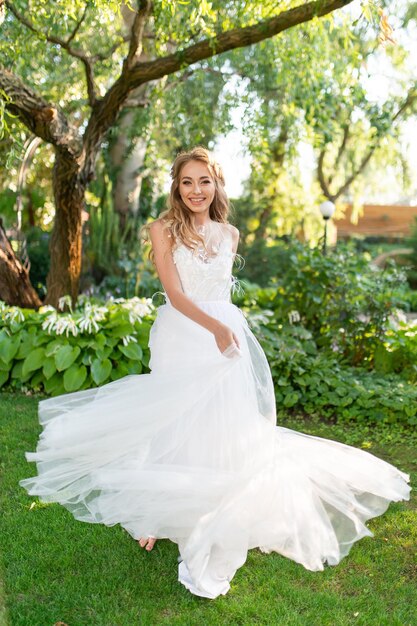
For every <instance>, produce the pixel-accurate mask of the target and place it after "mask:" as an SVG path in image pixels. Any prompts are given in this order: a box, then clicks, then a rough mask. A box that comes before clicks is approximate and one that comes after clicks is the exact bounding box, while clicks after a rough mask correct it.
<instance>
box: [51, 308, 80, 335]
mask: <svg viewBox="0 0 417 626" xmlns="http://www.w3.org/2000/svg"><path fill="white" fill-rule="evenodd" d="M42 328H43V330H46V332H48V333H55V334H56V335H63V334H64V333H65V334H66V336H67V337H68V336H69V334H70V333H71V334H72V335H73V337H76V336H77V335H78V334H79V331H78V328H77V324H76V321H75V320H74V319H73V318H72V317H71V315H70V314H68V315H59V314H58V313H57V312H56V311H55V309H54V312H53V313H51V315H48V317H47V318H46V319H44V321H43V322H42Z"/></svg>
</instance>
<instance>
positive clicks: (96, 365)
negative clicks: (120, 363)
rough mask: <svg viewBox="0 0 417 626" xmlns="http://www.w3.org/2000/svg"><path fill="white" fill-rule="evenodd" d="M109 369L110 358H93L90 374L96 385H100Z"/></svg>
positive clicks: (107, 375)
mask: <svg viewBox="0 0 417 626" xmlns="http://www.w3.org/2000/svg"><path fill="white" fill-rule="evenodd" d="M111 369H112V364H111V361H110V359H104V360H103V361H101V360H100V359H94V361H93V363H92V365H91V376H92V378H93V380H94V382H95V383H96V385H100V384H101V383H102V382H104V381H105V380H106V379H107V378H108V377H109V376H110V372H111Z"/></svg>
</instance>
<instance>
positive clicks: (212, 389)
mask: <svg viewBox="0 0 417 626" xmlns="http://www.w3.org/2000/svg"><path fill="white" fill-rule="evenodd" d="M198 304H199V306H200V307H201V308H203V309H204V310H205V311H206V312H207V313H209V314H210V315H212V316H213V317H216V318H217V319H220V320H221V321H222V322H224V323H225V324H227V325H228V326H229V327H231V328H232V329H233V330H234V332H235V333H236V334H237V336H238V338H239V341H240V346H241V352H242V354H241V356H237V357H234V358H227V357H225V356H223V355H221V354H220V352H219V350H218V348H217V345H216V343H215V340H214V337H213V335H212V334H211V333H209V332H208V331H207V330H205V329H204V328H202V327H201V326H200V325H198V324H197V323H195V322H193V321H192V320H190V319H189V318H187V317H186V316H184V315H183V314H181V313H180V312H179V311H177V310H176V309H175V308H174V307H172V306H171V305H170V304H166V305H163V306H161V307H159V309H158V314H157V318H156V321H155V323H154V325H153V327H152V331H151V337H150V348H151V362H150V367H151V370H152V371H151V373H150V374H142V375H135V376H127V377H126V378H123V379H120V380H117V381H114V382H112V383H109V384H107V385H104V386H102V387H100V388H97V389H91V390H86V391H81V392H76V393H72V394H68V395H64V396H59V397H56V398H51V399H48V400H44V401H42V402H40V406H39V417H40V422H41V424H42V425H43V432H42V434H41V436H40V440H39V444H38V447H37V451H36V452H35V453H27V459H28V460H29V461H35V462H36V464H37V470H38V475H37V476H35V477H34V478H29V479H25V480H23V481H21V485H22V486H24V487H25V488H26V489H27V490H28V492H29V493H30V494H33V495H38V496H39V497H40V498H41V499H42V500H43V501H45V502H59V503H60V504H62V505H64V506H65V507H67V508H68V509H69V510H70V511H71V513H72V514H73V515H74V516H75V518H76V519H79V520H82V521H86V522H92V523H102V524H106V525H109V526H111V525H114V524H121V525H122V526H123V527H124V528H125V529H126V530H127V531H128V532H129V533H130V534H131V535H132V537H134V538H136V539H137V538H139V537H144V536H148V535H151V536H154V537H158V538H169V539H171V540H172V541H174V542H176V543H178V546H179V550H180V554H181V558H182V561H181V563H180V565H179V580H180V581H181V582H182V583H183V584H184V585H185V586H186V587H187V588H188V589H189V590H190V591H192V592H193V593H195V594H198V595H201V596H205V597H209V598H215V597H217V596H218V595H219V594H224V593H226V592H227V591H228V589H229V586H230V580H231V579H232V577H233V576H234V574H235V572H236V569H237V568H238V567H240V566H241V565H242V564H243V563H244V562H245V560H246V556H247V551H248V549H250V548H254V547H259V548H260V549H261V550H262V551H264V552H271V551H275V552H278V553H280V554H282V555H285V556H287V557H289V558H291V559H293V560H295V561H297V562H298V563H301V564H302V565H303V566H304V567H306V568H308V569H310V570H321V569H323V564H324V563H326V562H327V563H328V564H331V565H335V564H336V563H338V562H339V561H340V559H341V558H342V557H343V556H345V555H346V554H347V553H348V552H349V549H350V547H351V546H352V544H353V543H354V542H355V541H357V540H358V539H360V538H361V537H363V536H365V535H371V534H372V533H371V532H370V531H369V529H368V528H367V527H366V526H365V522H366V521H367V520H368V519H370V518H371V517H374V516H376V515H380V514H381V513H383V512H384V511H385V510H386V508H387V506H388V504H389V502H390V501H398V500H402V499H407V498H408V497H409V491H410V488H409V486H408V484H407V481H408V476H407V475H406V474H405V473H403V472H401V471H399V470H397V469H396V468H395V467H393V466H392V465H390V464H388V463H386V462H384V461H382V460H380V459H378V458H376V457H374V456H372V455H371V454H369V453H367V452H364V451H362V450H357V449H354V448H351V447H349V446H346V445H343V444H340V443H337V442H333V441H329V440H325V439H320V438H318V437H311V436H308V435H304V434H301V433H297V432H295V431H291V430H288V429H286V428H282V427H277V426H275V419H276V414H275V401H274V390H273V385H272V379H271V375H270V370H269V366H268V363H267V361H266V358H265V355H264V353H263V351H262V349H261V347H260V345H259V343H258V342H257V340H256V338H255V337H254V335H253V334H252V332H251V331H250V329H249V327H248V325H247V323H246V320H245V318H244V316H243V314H242V313H241V311H240V310H239V309H238V308H237V307H235V306H234V305H233V304H231V303H229V302H226V301H211V302H199V303H198Z"/></svg>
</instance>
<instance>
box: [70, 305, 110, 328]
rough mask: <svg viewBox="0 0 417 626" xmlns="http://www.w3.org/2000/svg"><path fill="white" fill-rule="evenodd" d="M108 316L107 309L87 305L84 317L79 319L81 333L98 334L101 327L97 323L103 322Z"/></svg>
mask: <svg viewBox="0 0 417 626" xmlns="http://www.w3.org/2000/svg"><path fill="white" fill-rule="evenodd" d="M106 315H107V309H106V307H104V306H98V305H97V304H86V306H85V308H84V311H83V315H82V316H81V317H80V318H78V320H77V324H78V328H79V329H80V330H81V332H87V333H98V331H99V330H100V326H99V325H98V323H97V322H102V321H103V320H104V319H105V317H106Z"/></svg>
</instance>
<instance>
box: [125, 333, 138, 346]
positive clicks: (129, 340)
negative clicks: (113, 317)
mask: <svg viewBox="0 0 417 626" xmlns="http://www.w3.org/2000/svg"><path fill="white" fill-rule="evenodd" d="M122 341H123V345H124V346H127V344H128V343H130V342H131V341H133V342H134V343H137V342H138V340H137V339H136V337H134V336H133V335H125V337H123V338H122Z"/></svg>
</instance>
